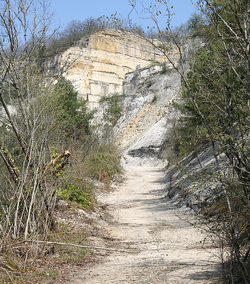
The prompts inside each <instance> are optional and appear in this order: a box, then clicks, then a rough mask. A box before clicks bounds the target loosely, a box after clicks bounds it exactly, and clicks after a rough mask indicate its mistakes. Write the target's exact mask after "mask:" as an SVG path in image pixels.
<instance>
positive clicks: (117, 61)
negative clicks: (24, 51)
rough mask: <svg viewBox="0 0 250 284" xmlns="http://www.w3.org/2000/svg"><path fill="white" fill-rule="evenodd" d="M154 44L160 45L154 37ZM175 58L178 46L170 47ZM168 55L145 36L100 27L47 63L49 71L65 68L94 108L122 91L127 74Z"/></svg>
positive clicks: (91, 107) (76, 86) (159, 60)
mask: <svg viewBox="0 0 250 284" xmlns="http://www.w3.org/2000/svg"><path fill="white" fill-rule="evenodd" d="M154 44H156V45H157V44H160V42H158V41H157V40H154ZM169 54H171V56H172V57H173V58H175V57H176V56H177V54H176V51H175V49H171V48H169ZM165 60H166V58H165V57H164V56H163V54H162V53H161V52H159V51H158V50H157V49H155V48H154V47H153V46H152V44H151V43H149V42H148V41H146V40H145V39H144V38H142V37H140V36H138V35H135V34H133V33H131V32H129V31H121V30H116V29H105V30H99V31H97V32H95V33H93V34H91V35H90V36H88V37H84V38H82V39H81V40H80V41H79V42H78V43H77V44H76V45H75V46H73V47H71V48H69V49H68V50H67V51H65V52H63V53H62V54H60V55H57V56H55V57H54V58H52V59H50V61H48V62H47V67H46V68H47V70H48V72H52V73H55V72H57V71H56V70H58V68H59V69H61V70H62V69H63V70H64V71H65V72H64V76H65V77H66V78H67V79H69V80H70V81H71V82H72V83H73V85H74V86H75V88H76V89H77V90H78V92H79V94H80V96H81V97H83V98H85V99H87V100H88V101H89V107H90V109H93V108H96V107H97V106H98V105H99V99H100V97H102V96H108V95H110V94H114V93H120V94H121V93H122V83H123V80H124V76H125V74H126V73H128V72H131V71H134V70H136V67H139V66H140V67H141V68H144V67H146V66H149V65H150V64H151V63H152V62H155V61H157V62H164V61H165Z"/></svg>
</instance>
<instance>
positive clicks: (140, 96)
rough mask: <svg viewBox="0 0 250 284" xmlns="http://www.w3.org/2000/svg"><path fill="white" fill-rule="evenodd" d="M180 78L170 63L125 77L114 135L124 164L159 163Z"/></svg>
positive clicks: (174, 113) (172, 115) (174, 114)
mask: <svg viewBox="0 0 250 284" xmlns="http://www.w3.org/2000/svg"><path fill="white" fill-rule="evenodd" d="M179 91H180V76H179V74H178V73H177V72H176V71H175V70H174V69H173V67H172V66H171V64H167V63H165V64H161V65H155V66H153V67H149V68H143V69H140V70H136V71H135V72H133V73H128V74H126V76H125V80H124V83H123V100H122V107H123V113H124V115H123V116H122V117H121V118H120V119H119V121H118V123H117V125H116V127H115V130H114V133H115V139H116V143H117V145H118V146H119V147H120V148H121V149H122V150H123V151H124V152H125V155H124V162H125V163H133V164H137V163H140V164H141V165H142V164H153V165H156V164H158V163H159V162H162V160H161V159H162V150H163V148H164V145H165V143H167V140H168V138H167V137H166V133H167V130H168V128H169V126H170V125H171V121H172V119H173V118H174V117H175V116H176V111H175V110H173V106H172V102H173V100H175V99H178V94H179Z"/></svg>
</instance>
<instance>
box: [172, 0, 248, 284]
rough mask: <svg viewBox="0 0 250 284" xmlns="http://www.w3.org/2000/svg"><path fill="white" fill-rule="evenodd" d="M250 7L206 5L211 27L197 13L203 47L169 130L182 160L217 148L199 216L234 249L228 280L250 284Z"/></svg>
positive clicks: (185, 78) (195, 29) (204, 178)
mask: <svg viewBox="0 0 250 284" xmlns="http://www.w3.org/2000/svg"><path fill="white" fill-rule="evenodd" d="M232 7H234V8H232ZM249 8H250V7H249V2H248V1H240V2H239V1H236V2H235V1H231V0H230V1H228V0H227V1H224V0H219V1H213V0H211V1H210V0H206V1H201V2H200V9H201V12H202V13H203V15H204V18H205V19H206V22H203V21H201V20H200V18H199V17H198V18H197V19H196V16H195V15H193V17H192V19H191V20H190V21H189V24H190V27H191V29H192V33H196V34H197V33H198V34H200V35H201V36H202V41H203V45H202V46H199V47H198V48H197V50H196V51H195V52H194V54H193V56H192V57H191V59H190V66H189V72H188V73H187V74H184V73H181V75H182V95H181V100H180V102H178V103H175V107H176V108H177V109H178V110H179V111H180V112H181V118H180V119H179V120H178V121H177V122H176V123H175V124H174V127H173V129H172V130H171V136H172V137H173V138H174V139H173V143H172V145H171V148H172V150H173V151H174V154H175V158H174V159H173V160H174V162H176V163H178V161H180V159H181V158H183V157H184V156H186V155H187V154H189V153H191V152H193V151H194V152H195V151H196V152H197V149H199V150H200V151H201V150H202V149H204V147H205V146H206V145H211V146H212V148H213V150H214V157H215V159H216V161H217V167H216V168H214V169H209V170H204V173H203V174H202V175H199V177H197V178H199V179H200V182H201V184H202V185H203V186H202V191H203V192H204V191H206V193H207V196H209V197H208V200H207V201H206V202H204V204H203V205H202V208H201V210H198V212H197V214H198V215H199V216H200V217H201V218H200V221H201V222H202V223H203V225H205V226H206V228H207V230H208V231H209V232H211V233H212V234H214V235H216V237H217V238H218V240H219V242H220V243H221V244H222V246H224V247H229V250H228V256H229V257H228V259H227V261H228V267H229V268H228V271H227V277H228V280H227V281H228V283H249V281H250V266H249V262H248V261H247V259H248V257H249V245H250V243H249V235H250V230H249V228H250V223H249V220H250V211H249V205H250V199H249V191H250V188H249V181H250V143H249V135H250V128H249V120H250V107H249V105H250V104H249V102H250V98H249V78H250V73H249V72H250V71H249V70H250V69H249V62H250V57H249V52H248V46H249V44H250V41H249V29H247V30H246V28H245V27H246V26H245V25H246V23H247V25H249V24H250V18H249V15H248V14H246V13H245V11H246V10H248V9H249ZM176 42H177V41H176ZM179 43H181V42H180V41H179ZM179 70H180V69H179ZM168 151H169V149H168ZM197 153H198V152H197ZM221 155H222V156H221ZM168 156H171V153H168ZM220 156H221V157H225V160H224V163H223V164H220V158H219V157H220ZM241 281H242V282H241Z"/></svg>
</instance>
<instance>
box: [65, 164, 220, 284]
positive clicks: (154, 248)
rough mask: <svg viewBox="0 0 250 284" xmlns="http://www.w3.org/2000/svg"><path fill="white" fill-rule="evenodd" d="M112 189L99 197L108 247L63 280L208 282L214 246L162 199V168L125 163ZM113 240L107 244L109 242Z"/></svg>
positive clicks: (215, 263) (215, 261)
mask: <svg viewBox="0 0 250 284" xmlns="http://www.w3.org/2000/svg"><path fill="white" fill-rule="evenodd" d="M125 170H126V179H125V182H124V183H123V184H121V185H120V186H119V187H118V188H117V189H116V190H115V191H114V192H112V193H109V194H105V195H101V196H99V202H101V203H103V206H104V207H107V209H106V210H105V211H106V212H107V213H103V216H102V218H103V219H104V220H105V222H104V223H103V224H106V225H105V226H106V230H108V232H109V236H110V240H111V241H110V242H109V243H110V245H111V247H110V248H113V249H120V250H124V251H111V252H109V253H106V255H105V256H104V257H103V258H102V260H101V261H100V262H99V263H97V264H95V265H93V266H91V267H85V268H83V269H80V270H78V271H77V272H76V273H75V275H72V278H71V280H70V281H69V282H68V283H74V284H79V283H85V284H94V283H99V284H103V283H147V284H149V283H158V284H159V283H175V284H177V283H181V284H185V283H189V284H191V283H197V284H198V283H213V282H214V281H215V280H216V279H218V277H219V276H220V260H219V258H218V254H219V253H218V249H216V247H214V246H212V245H211V244H210V243H209V242H207V243H203V239H204V237H205V235H203V234H202V233H201V232H200V231H199V230H198V229H197V228H194V227H193V226H192V225H190V222H192V221H193V219H192V215H191V214H187V211H186V210H184V209H178V208H176V207H175V206H174V205H172V204H171V203H170V202H166V201H164V202H163V199H162V198H161V197H162V195H163V192H162V189H163V188H164V184H163V183H162V182H161V180H162V177H163V176H162V172H161V171H160V170H159V169H158V168H152V167H126V168H125ZM112 244H113V245H112Z"/></svg>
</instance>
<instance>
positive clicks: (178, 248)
mask: <svg viewBox="0 0 250 284" xmlns="http://www.w3.org/2000/svg"><path fill="white" fill-rule="evenodd" d="M173 50H174V49H172V55H171V56H172V59H173V60H174V62H177V60H178V56H177V53H174V52H173ZM184 55H185V56H186V58H187V57H188V55H187V53H185V54H184ZM59 58H60V60H59ZM54 60H55V61H54V62H53V64H54V65H55V64H56V63H55V62H57V63H58V62H61V63H60V64H62V66H65V65H67V64H69V62H71V63H72V68H70V69H69V70H67V71H66V73H65V76H66V77H67V78H68V79H70V80H71V81H72V83H73V84H74V86H75V87H76V88H77V90H78V91H79V93H80V95H81V96H83V97H85V98H87V99H88V100H89V104H90V108H91V109H92V108H95V107H98V108H97V109H96V113H95V119H94V123H96V124H101V122H102V120H103V112H104V109H105V106H106V103H105V102H103V103H101V104H100V105H99V99H100V97H102V96H110V95H112V94H113V93H119V94H120V96H121V102H122V116H121V117H120V119H119V120H118V122H117V124H116V126H115V127H114V129H113V131H114V132H113V135H114V137H112V139H113V138H114V142H115V143H116V145H117V146H118V147H119V149H120V150H121V160H122V164H123V166H124V177H123V183H122V184H116V183H114V184H113V191H111V192H108V193H107V192H106V193H103V192H99V194H98V196H97V200H98V203H99V204H101V208H105V210H104V211H101V212H100V211H98V214H96V213H93V214H92V215H91V214H90V215H89V216H88V218H89V219H90V220H92V221H91V222H94V224H95V229H96V230H97V231H99V232H101V230H102V231H105V232H106V233H105V235H102V234H103V233H102V234H94V235H93V237H92V238H91V239H90V244H91V245H92V246H93V247H99V249H102V248H103V251H101V252H96V254H97V255H98V256H100V261H99V262H98V263H97V264H95V265H93V266H86V267H84V268H80V269H76V270H75V271H73V272H72V273H70V274H69V275H68V278H67V280H64V283H107V284H109V283H128V284H130V283H141V284H142V283H155V284H156V283H157V284H158V283H169V284H171V283H180V284H183V283H197V284H198V283H200V284H202V283H207V284H209V283H218V282H215V281H217V280H218V279H219V277H220V271H219V259H218V257H217V255H218V247H217V246H216V245H214V244H212V243H211V242H210V241H207V242H206V243H203V240H204V239H205V237H206V235H204V234H202V233H201V232H200V231H199V230H198V229H197V228H195V227H193V226H192V225H191V223H193V222H194V218H193V215H192V212H191V211H190V206H189V205H190V204H187V202H186V200H185V199H183V198H182V193H183V191H182V189H183V184H184V183H185V182H186V179H185V175H183V174H182V173H181V171H180V169H178V168H175V167H170V168H169V170H168V171H166V166H167V165H168V161H167V160H166V159H165V156H164V147H165V146H166V144H167V143H168V140H169V139H170V138H169V137H168V136H167V133H168V129H169V128H170V127H171V124H172V122H173V121H174V119H176V117H178V113H177V112H176V110H175V109H174V107H173V101H175V100H178V99H179V94H180V85H181V78H180V75H179V74H178V73H177V72H176V70H175V69H174V68H173V66H172V65H171V64H170V63H169V62H168V61H167V60H166V58H165V57H164V56H162V55H161V54H160V53H158V52H157V51H156V50H155V49H154V48H153V47H152V45H151V44H150V43H148V42H145V41H144V40H143V39H138V37H137V36H135V35H133V34H131V33H130V32H124V31H118V30H103V31H98V32H96V33H94V34H93V35H91V36H90V37H88V38H84V39H82V40H81V41H80V42H78V43H77V44H76V46H74V47H71V48H70V49H69V50H67V51H65V52H64V53H63V54H61V55H60V56H58V58H55V59H54ZM65 62H66V64H65ZM53 64H52V63H51V66H52V67H53ZM52 67H51V68H52ZM52 69H53V68H52ZM198 161H199V162H198ZM200 162H201V163H203V164H206V163H207V164H208V163H211V162H212V155H211V154H210V152H209V149H208V150H207V151H205V152H204V153H202V154H201V156H200V159H199V160H197V157H196V156H192V155H191V156H190V157H187V158H186V160H185V161H184V162H183V163H184V166H185V167H186V169H187V171H192V170H196V169H198V168H199V163H200ZM173 185H174V186H173ZM191 185H192V180H190V181H189V182H188V183H187V184H186V186H187V188H188V187H190V186H191ZM194 202H195V201H194ZM177 205H178V206H177ZM180 205H181V206H180ZM93 219H94V221H93ZM100 228H101V229H100ZM112 245H113V246H112ZM110 246H111V247H110ZM109 249H111V250H112V252H110V251H109Z"/></svg>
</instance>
